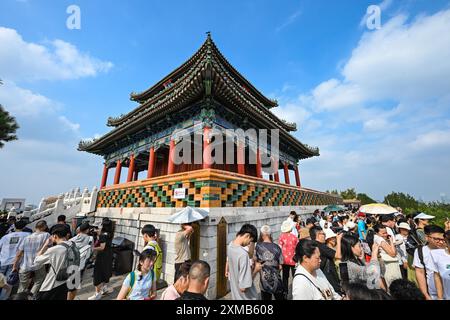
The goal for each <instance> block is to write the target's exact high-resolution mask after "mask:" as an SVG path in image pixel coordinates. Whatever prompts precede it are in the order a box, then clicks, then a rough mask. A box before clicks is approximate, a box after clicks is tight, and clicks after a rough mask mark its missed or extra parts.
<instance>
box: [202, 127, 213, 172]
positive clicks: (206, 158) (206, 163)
mask: <svg viewBox="0 0 450 320" xmlns="http://www.w3.org/2000/svg"><path fill="white" fill-rule="evenodd" d="M210 132H211V128H210V127H204V128H203V169H211V167H212V163H211V150H209V148H208V146H209V144H210V143H211V141H210V140H209V139H210V137H209V133H210Z"/></svg>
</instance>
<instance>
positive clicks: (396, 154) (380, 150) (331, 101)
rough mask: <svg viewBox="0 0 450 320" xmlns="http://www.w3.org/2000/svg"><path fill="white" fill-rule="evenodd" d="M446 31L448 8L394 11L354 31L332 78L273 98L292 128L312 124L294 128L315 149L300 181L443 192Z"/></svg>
mask: <svg viewBox="0 0 450 320" xmlns="http://www.w3.org/2000/svg"><path fill="white" fill-rule="evenodd" d="M388 4H389V3H387V2H386V3H385V5H386V6H387V5H388ZM448 30H450V10H443V11H440V12H438V13H436V14H433V15H428V16H426V15H421V16H420V17H417V18H415V19H408V18H407V17H406V16H405V15H397V16H395V17H393V18H392V19H390V20H389V21H387V22H386V23H384V24H383V25H382V28H381V29H380V30H377V31H371V32H366V33H364V34H363V35H362V37H361V39H360V41H359V42H358V44H357V45H356V47H355V48H354V50H353V51H352V53H351V56H350V58H349V59H348V60H347V61H345V62H344V63H342V64H341V65H340V66H342V67H339V69H338V70H340V77H339V76H338V77H334V78H331V79H327V80H324V81H323V82H321V83H319V84H318V85H317V86H316V87H314V88H313V89H312V90H310V91H309V92H307V93H303V94H300V95H299V97H294V98H292V99H291V100H289V99H288V98H287V97H284V98H280V97H278V99H279V100H287V101H289V102H290V105H288V104H286V103H285V104H280V106H281V108H280V110H278V112H276V113H277V115H279V116H280V117H284V118H286V119H291V121H294V119H295V120H296V121H306V123H305V122H304V123H300V128H301V127H302V126H304V127H306V128H308V125H307V124H308V123H309V122H311V123H313V125H315V124H316V123H319V124H320V125H318V126H317V125H315V128H314V130H310V131H300V132H298V133H296V136H297V137H298V138H299V139H300V140H301V141H304V142H306V143H308V144H311V145H318V146H319V148H320V153H321V156H320V157H319V158H314V159H311V160H306V161H302V164H301V166H302V167H303V176H304V183H305V185H307V186H308V187H313V188H316V189H320V190H325V189H330V188H338V189H344V188H347V187H356V188H357V189H358V191H360V192H368V193H369V194H370V195H372V196H373V197H375V198H379V199H382V198H383V196H384V195H386V194H387V193H389V192H391V191H392V190H396V191H404V192H409V193H411V194H414V195H416V196H417V197H420V196H423V198H424V199H427V200H433V199H437V198H438V195H439V192H442V191H444V192H446V193H447V194H448V193H450V189H448V183H446V182H445V181H448V179H450V173H449V172H448V170H443V169H442V168H445V167H446V166H448V163H450V148H449V146H450V128H449V126H450V91H449V88H450V77H449V75H450V37H447V36H445V35H447V34H448ZM281 94H285V93H284V92H281ZM303 113H306V114H307V115H308V117H302V116H301V114H303ZM419 181H420V184H419V183H418V182H419Z"/></svg>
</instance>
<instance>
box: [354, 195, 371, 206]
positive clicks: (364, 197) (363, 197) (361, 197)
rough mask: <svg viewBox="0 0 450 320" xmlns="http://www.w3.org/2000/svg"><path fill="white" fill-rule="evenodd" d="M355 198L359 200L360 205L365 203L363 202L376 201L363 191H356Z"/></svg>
mask: <svg viewBox="0 0 450 320" xmlns="http://www.w3.org/2000/svg"><path fill="white" fill-rule="evenodd" d="M356 199H358V200H359V201H361V205H365V204H369V203H374V202H376V201H375V200H373V199H372V198H371V197H369V196H368V195H367V194H365V193H358V195H357V196H356Z"/></svg>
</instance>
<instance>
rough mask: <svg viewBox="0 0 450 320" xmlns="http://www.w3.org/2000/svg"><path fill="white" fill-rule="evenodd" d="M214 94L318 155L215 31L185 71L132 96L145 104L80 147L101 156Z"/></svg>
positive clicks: (111, 120)
mask: <svg viewBox="0 0 450 320" xmlns="http://www.w3.org/2000/svg"><path fill="white" fill-rule="evenodd" d="M208 83H209V84H208ZM208 95H210V96H212V97H213V98H214V99H217V100H220V101H223V102H225V103H226V104H228V105H230V106H231V107H232V108H234V109H237V110H239V111H240V112H242V113H244V114H246V115H248V116H249V117H251V118H252V119H256V120H257V122H259V123H261V124H262V125H263V126H264V127H265V128H273V129H277V128H278V129H280V137H282V138H285V139H287V140H289V141H290V142H291V143H292V144H293V147H294V148H296V149H299V150H301V151H302V154H304V156H305V157H311V156H315V155H318V150H316V149H312V148H309V147H308V146H306V145H304V144H302V143H301V142H300V141H298V140H297V139H295V138H294V137H293V136H292V135H290V134H289V133H288V132H289V131H296V129H297V126H296V124H295V123H288V122H286V121H284V120H282V119H280V118H278V117H277V116H276V115H275V114H274V113H273V112H272V111H271V110H270V109H271V108H273V107H276V106H277V102H276V101H273V100H270V99H268V98H267V97H265V96H264V95H263V94H262V93H261V92H259V91H258V90H257V89H256V88H255V87H254V86H253V85H252V84H251V83H250V82H249V81H247V80H246V79H245V78H244V77H243V76H242V75H241V74H240V73H239V72H238V71H237V70H236V69H235V68H234V67H233V66H232V65H231V64H230V63H229V62H228V61H227V59H226V58H225V57H224V56H223V55H222V53H221V52H220V51H219V49H218V48H217V46H216V45H215V43H214V42H213V40H212V38H211V36H210V34H209V33H208V36H207V39H206V41H205V42H204V43H203V45H202V46H201V47H200V49H199V50H198V51H197V52H196V53H195V54H194V55H193V56H192V57H191V58H189V59H188V60H187V61H186V62H185V63H183V64H182V65H181V66H180V67H178V68H177V69H175V70H174V71H172V72H171V73H170V74H169V75H167V76H166V77H164V78H163V79H162V80H161V81H159V82H158V83H157V84H155V85H154V86H152V87H151V88H149V89H148V90H145V91H143V92H141V93H132V94H131V100H134V101H137V102H138V103H139V106H138V107H137V108H135V109H134V110H132V111H131V112H129V113H128V114H126V115H121V116H120V117H117V118H112V117H110V118H108V123H107V125H108V126H110V127H114V129H113V130H112V131H110V132H109V133H107V134H105V135H104V136H103V137H101V138H99V139H97V140H95V141H93V142H92V143H85V142H83V143H80V147H79V150H81V151H88V152H94V153H98V151H99V149H102V148H103V146H105V145H107V144H109V143H111V142H113V141H115V140H117V139H121V138H123V137H125V136H126V135H128V134H130V133H132V132H136V131H137V130H139V129H141V128H145V127H146V126H148V125H149V122H150V123H153V122H155V121H157V120H159V119H161V118H163V117H165V116H167V115H168V114H171V113H174V112H176V111H178V110H180V109H182V108H183V107H185V106H188V105H189V104H190V103H193V102H195V101H198V100H201V99H202V97H205V96H208Z"/></svg>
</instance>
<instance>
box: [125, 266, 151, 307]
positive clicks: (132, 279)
mask: <svg viewBox="0 0 450 320" xmlns="http://www.w3.org/2000/svg"><path fill="white" fill-rule="evenodd" d="M150 272H151V276H152V281H154V279H155V272H154V271H153V269H152V270H150ZM135 283H136V272H135V271H132V272H130V289H128V292H127V295H126V297H125V299H126V300H128V298H129V297H130V294H131V292H132V291H133V288H134V284H135Z"/></svg>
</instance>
